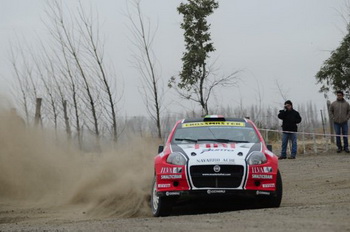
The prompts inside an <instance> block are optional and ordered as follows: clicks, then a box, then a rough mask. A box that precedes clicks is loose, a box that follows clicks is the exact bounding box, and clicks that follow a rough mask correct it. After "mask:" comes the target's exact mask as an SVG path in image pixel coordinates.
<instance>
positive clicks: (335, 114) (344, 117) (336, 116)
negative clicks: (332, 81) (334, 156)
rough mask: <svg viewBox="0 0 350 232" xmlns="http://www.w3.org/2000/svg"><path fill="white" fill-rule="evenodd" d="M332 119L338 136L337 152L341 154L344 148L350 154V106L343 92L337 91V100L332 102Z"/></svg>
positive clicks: (330, 110) (330, 109)
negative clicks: (349, 144) (349, 135)
mask: <svg viewBox="0 0 350 232" xmlns="http://www.w3.org/2000/svg"><path fill="white" fill-rule="evenodd" d="M329 112H330V117H331V118H332V119H333V122H334V130H335V133H336V135H337V139H336V140H337V147H338V150H337V152H338V153H340V152H341V151H342V150H343V148H344V151H345V152H346V153H349V146H348V120H349V118H350V105H349V103H348V102H347V101H345V99H344V93H343V91H337V100H336V101H334V102H332V104H331V106H330V108H329ZM341 135H343V141H344V147H342V144H341V138H340V137H341Z"/></svg>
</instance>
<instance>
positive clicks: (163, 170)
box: [160, 167, 182, 173]
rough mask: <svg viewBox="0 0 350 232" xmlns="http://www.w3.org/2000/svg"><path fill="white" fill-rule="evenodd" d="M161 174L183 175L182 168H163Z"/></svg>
mask: <svg viewBox="0 0 350 232" xmlns="http://www.w3.org/2000/svg"><path fill="white" fill-rule="evenodd" d="M160 173H182V167H162V169H161V170H160Z"/></svg>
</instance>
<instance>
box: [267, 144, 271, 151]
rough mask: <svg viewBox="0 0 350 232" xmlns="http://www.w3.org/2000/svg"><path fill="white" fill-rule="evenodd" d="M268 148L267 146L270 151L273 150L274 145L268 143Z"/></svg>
mask: <svg viewBox="0 0 350 232" xmlns="http://www.w3.org/2000/svg"><path fill="white" fill-rule="evenodd" d="M266 148H267V150H269V151H271V152H272V145H271V144H267V145H266Z"/></svg>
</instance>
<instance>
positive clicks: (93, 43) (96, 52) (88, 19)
mask: <svg viewBox="0 0 350 232" xmlns="http://www.w3.org/2000/svg"><path fill="white" fill-rule="evenodd" d="M77 20H78V21H79V22H81V23H78V24H77V25H78V27H79V31H80V33H81V34H82V39H83V41H85V43H84V45H85V44H86V50H87V51H88V53H89V55H90V56H91V58H92V62H93V63H94V64H93V67H95V68H94V73H95V74H96V75H97V76H98V78H99V79H100V81H101V87H102V90H103V91H104V92H105V94H106V97H107V105H108V106H109V110H107V112H106V113H107V114H108V116H109V119H110V120H111V121H112V123H111V124H112V135H113V140H114V141H115V142H117V139H118V130H117V109H116V107H117V99H116V98H117V97H116V96H115V95H116V94H114V93H113V91H112V86H111V77H110V76H108V73H107V69H106V68H105V65H104V62H103V60H104V59H103V50H104V44H103V43H101V40H100V38H99V35H100V34H99V24H98V19H94V17H93V15H92V14H87V13H86V11H85V10H84V7H83V6H82V4H81V2H80V8H79V17H78V18H77ZM94 22H97V23H96V24H95V23H94ZM114 89H116V87H115V88H114Z"/></svg>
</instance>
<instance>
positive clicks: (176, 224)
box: [0, 153, 350, 232]
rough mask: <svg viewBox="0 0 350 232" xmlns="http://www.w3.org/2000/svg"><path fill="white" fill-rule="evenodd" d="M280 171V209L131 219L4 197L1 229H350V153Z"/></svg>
mask: <svg viewBox="0 0 350 232" xmlns="http://www.w3.org/2000/svg"><path fill="white" fill-rule="evenodd" d="M280 171H281V174H282V178H283V184H284V195H283V199H282V204H281V207H280V208H270V209H251V207H249V206H247V209H244V208H242V207H241V206H242V204H241V206H240V207H238V208H235V207H234V206H233V207H232V208H231V209H229V211H225V212H220V210H219V209H216V208H215V207H214V208H208V209H205V208H204V209H203V208H202V209H201V210H200V211H198V210H197V211H196V210H195V211H191V210H189V209H186V208H185V209H181V208H179V209H177V210H176V209H175V211H174V212H175V214H176V215H173V216H170V217H165V218H153V217H151V215H150V213H149V211H148V210H147V207H146V210H144V211H141V212H142V213H138V215H136V216H133V217H128V216H123V215H121V214H119V215H118V216H113V215H112V216H106V215H105V214H96V213H95V214H94V213H92V212H91V211H88V210H86V209H87V208H86V205H83V204H64V205H56V206H52V205H50V206H49V205H47V206H46V205H45V204H36V203H33V201H20V200H13V199H12V200H6V199H1V200H0V231H174V232H179V231H198V232H199V231H200V232H203V231H269V232H273V231H284V232H287V231H293V232H294V231H315V232H321V231H327V232H328V231H350V155H349V154H345V153H341V154H336V153H330V154H318V155H299V156H298V157H297V159H296V160H282V161H280ZM144 201H147V200H146V199H145V200H144ZM181 210H183V211H182V212H181ZM226 210H227V209H226ZM181 214H183V215H181Z"/></svg>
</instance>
